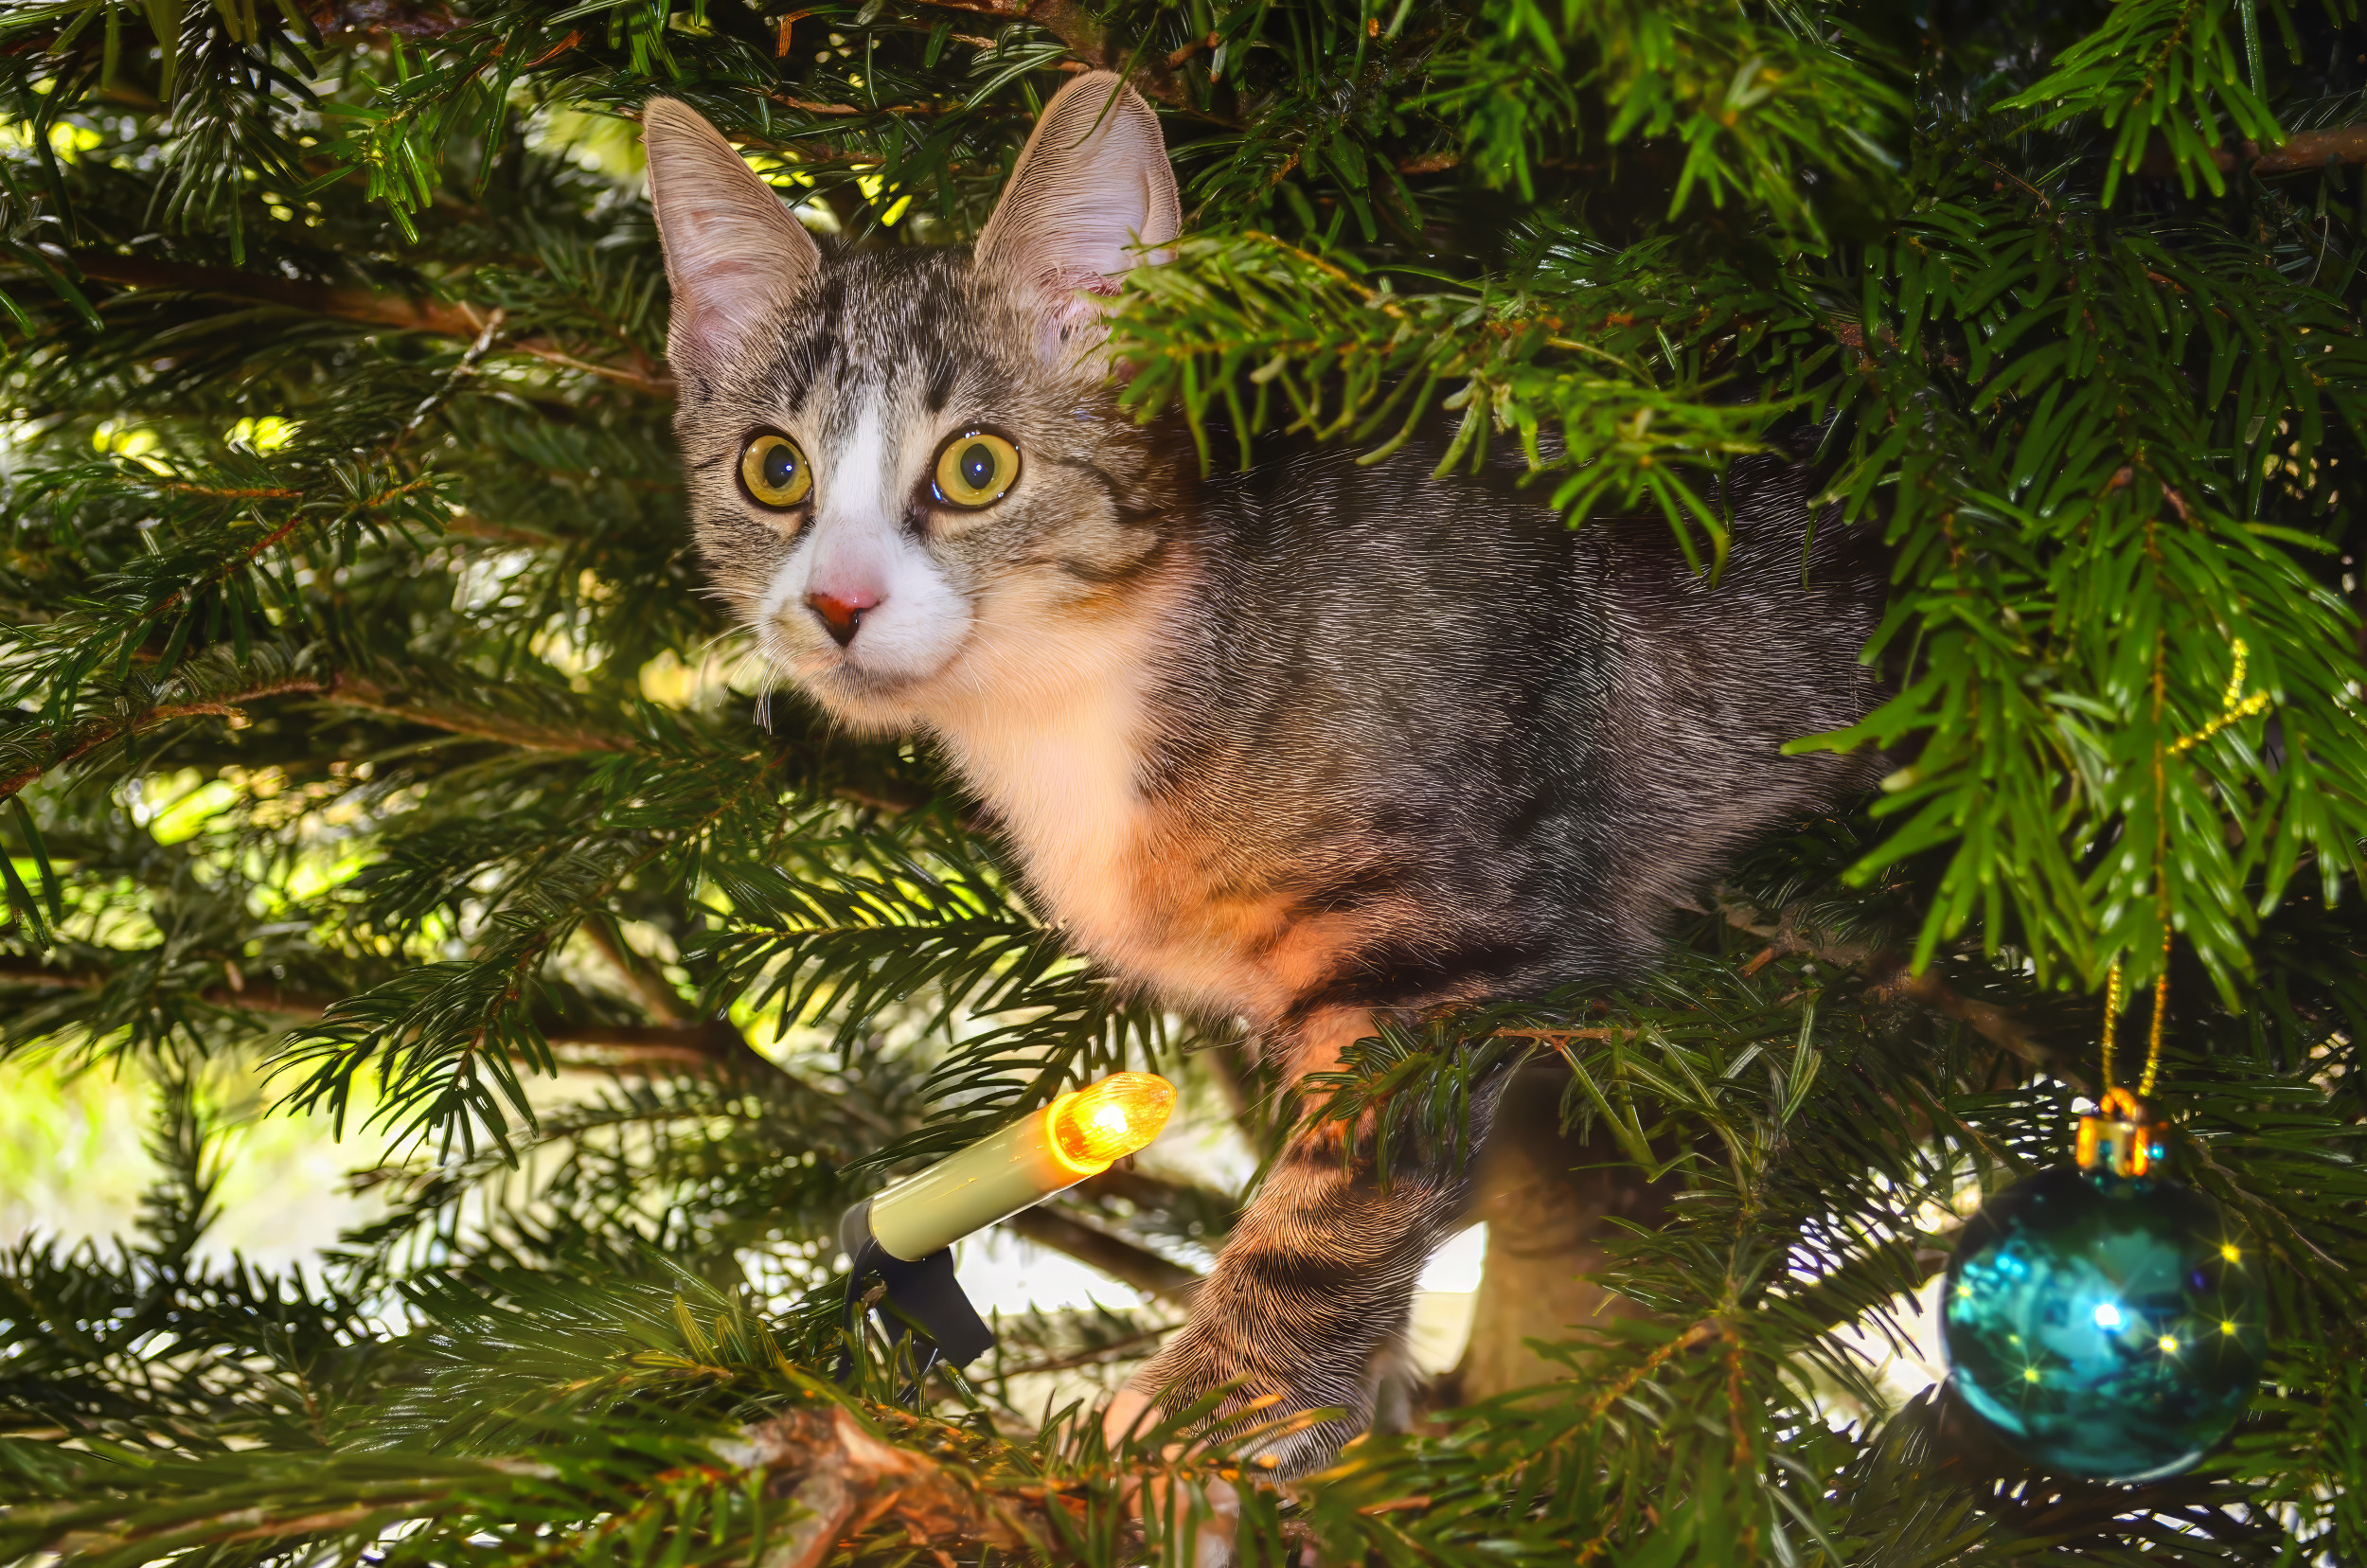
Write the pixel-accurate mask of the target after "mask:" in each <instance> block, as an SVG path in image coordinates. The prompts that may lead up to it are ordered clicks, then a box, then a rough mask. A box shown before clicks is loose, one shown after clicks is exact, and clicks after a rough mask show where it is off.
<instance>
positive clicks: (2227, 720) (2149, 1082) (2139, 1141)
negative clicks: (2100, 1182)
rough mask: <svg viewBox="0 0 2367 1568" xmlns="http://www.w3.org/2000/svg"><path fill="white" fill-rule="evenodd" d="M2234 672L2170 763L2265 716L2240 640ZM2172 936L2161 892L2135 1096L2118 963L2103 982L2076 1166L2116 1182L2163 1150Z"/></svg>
mask: <svg viewBox="0 0 2367 1568" xmlns="http://www.w3.org/2000/svg"><path fill="white" fill-rule="evenodd" d="M2234 651H2235V668H2234V672H2233V673H2231V674H2230V675H2229V676H2228V678H2227V692H2226V695H2225V696H2223V697H2222V698H2220V700H2219V716H2218V717H2217V718H2216V719H2214V720H2212V721H2211V722H2209V723H2207V724H2205V725H2203V726H2202V728H2200V729H2198V730H2197V731H2196V732H2195V733H2194V734H2192V735H2189V736H2184V737H2181V738H2180V739H2177V740H2174V741H2172V742H2171V743H2170V755H2171V756H2172V757H2183V756H2184V755H2185V754H2186V753H2188V752H2190V751H2192V750H2194V749H2195V748H2196V747H2197V746H2199V745H2201V744H2202V743H2203V742H2204V741H2206V740H2208V739H2211V738H2212V737H2213V736H2215V735H2216V734H2218V733H2219V732H2220V731H2221V730H2223V729H2225V728H2227V727H2228V726H2229V725H2230V724H2234V723H2238V722H2242V721H2244V720H2246V719H2250V718H2251V717H2252V716H2253V715H2255V714H2259V713H2263V712H2266V711H2267V710H2268V706H2269V694H2268V693H2267V692H2265V691H2255V692H2253V693H2252V694H2251V696H2249V697H2247V696H2245V695H2244V666H2245V661H2246V659H2247V657H2248V656H2249V655H2250V654H2251V650H2250V649H2248V648H2246V647H2245V646H2244V639H2243V638H2241V637H2238V638H2236V639H2235V649H2234ZM2175 939H2176V934H2175V933H2174V932H2173V931H2172V929H2171V927H2170V894H2169V889H2168V888H2167V887H2166V886H2164V887H2163V888H2162V972H2161V973H2160V974H2158V975H2156V976H2155V977H2154V982H2153V1026H2152V1028H2151V1029H2150V1030H2148V1031H2147V1033H2146V1039H2145V1073H2144V1074H2143V1076H2141V1077H2140V1078H2138V1080H2137V1092H2136V1093H2135V1094H2131V1093H2129V1092H2128V1091H2127V1090H2126V1089H2123V1088H2120V1087H2118V1086H2117V1085H2115V1084H2114V1083H2113V1081H2112V1078H2113V1073H2112V1046H2113V1036H2114V1034H2115V1033H2116V1031H2117V1029H2118V1027H2119V1024H2120V1017H2121V1008H2122V1007H2123V1006H2124V1004H2125V999H2126V991H2127V987H2126V984H2125V981H2124V978H2123V976H2122V973H2121V961H2120V960H2119V959H2118V958H2115V959H2113V960H2112V967H2111V969H2110V970H2109V971H2108V972H2107V973H2106V975H2105V981H2104V1042H2103V1043H2104V1095H2103V1097H2102V1098H2101V1099H2100V1100H2099V1101H2098V1102H2097V1105H2096V1113H2095V1114H2094V1115H2091V1116H2082V1117H2081V1118H2080V1119H2079V1164H2080V1167H2082V1168H2083V1169H2092V1168H2094V1167H2098V1166H2105V1167H2109V1168H2110V1169H2111V1171H2112V1173H2113V1174H2114V1175H2116V1176H2142V1175H2144V1174H2145V1172H2146V1171H2147V1170H2150V1169H2151V1168H2152V1167H2153V1165H2154V1163H2155V1162H2156V1161H2158V1160H2159V1159H2161V1157H2162V1146H2161V1145H2160V1144H2159V1143H2157V1142H2155V1141H2154V1136H2153V1131H2152V1128H2151V1126H2150V1122H2151V1117H2150V1116H2149V1115H2148V1114H2147V1113H2146V1110H2145V1100H2146V1099H2147V1098H2148V1097H2150V1096H2152V1094H2153V1085H2154V1080H2155V1079H2156V1078H2160V1077H2161V1074H2162V1020H2163V1019H2164V1017H2165V1016H2166V1015H2167V1014H2168V1012H2169V1007H2170V945H2171V943H2172V942H2173V941H2174V940H2175Z"/></svg>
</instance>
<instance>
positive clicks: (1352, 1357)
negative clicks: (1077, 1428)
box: [1104, 1010, 1509, 1477]
mask: <svg viewBox="0 0 2367 1568" xmlns="http://www.w3.org/2000/svg"><path fill="white" fill-rule="evenodd" d="M1371 1032H1372V1025H1371V1020H1370V1017H1369V1015H1366V1014H1363V1013H1347V1012H1345V1011H1344V1010H1343V1011H1336V1012H1334V1013H1331V1014H1327V1015H1324V1016H1322V1017H1320V1018H1319V1019H1317V1020H1312V1021H1310V1026H1309V1027H1308V1028H1307V1029H1306V1030H1304V1031H1303V1032H1302V1034H1301V1038H1300V1042H1299V1044H1300V1048H1299V1049H1298V1050H1297V1051H1296V1052H1294V1053H1293V1057H1294V1060H1293V1066H1294V1067H1296V1068H1298V1069H1299V1071H1300V1073H1301V1074H1302V1075H1303V1074H1304V1072H1306V1071H1309V1070H1314V1069H1317V1068H1320V1067H1324V1066H1327V1065H1329V1064H1330V1063H1331V1062H1333V1061H1335V1060H1337V1057H1338V1053H1339V1050H1340V1049H1342V1048H1344V1046H1346V1045H1347V1044H1349V1043H1351V1042H1354V1041H1355V1040H1356V1039H1358V1038H1360V1037H1361V1036H1364V1035H1367V1034H1370V1033H1371ZM1507 1078H1509V1075H1508V1074H1496V1075H1492V1076H1491V1077H1490V1078H1488V1079H1487V1080H1486V1081H1485V1082H1483V1083H1481V1084H1478V1085H1475V1086H1474V1089H1473V1093H1472V1096H1471V1105H1472V1118H1473V1121H1474V1124H1475V1125H1473V1126H1471V1127H1469V1128H1468V1129H1466V1130H1465V1131H1464V1135H1463V1136H1462V1137H1461V1138H1460V1139H1457V1140H1453V1144H1452V1147H1451V1148H1449V1149H1427V1148H1414V1147H1402V1146H1401V1147H1399V1148H1397V1149H1393V1150H1392V1151H1391V1158H1390V1162H1389V1177H1388V1180H1387V1181H1386V1182H1383V1181H1382V1180H1381V1177H1380V1170H1379V1159H1378V1156H1377V1149H1376V1147H1375V1138H1374V1136H1373V1134H1372V1131H1371V1129H1370V1128H1360V1129H1359V1130H1358V1135H1357V1137H1356V1138H1355V1139H1354V1142H1353V1148H1352V1149H1351V1147H1350V1140H1349V1139H1348V1138H1347V1137H1346V1136H1345V1132H1346V1129H1345V1127H1344V1125H1342V1124H1340V1123H1328V1124H1326V1125H1324V1126H1322V1127H1319V1128H1317V1129H1315V1130H1314V1131H1309V1132H1305V1133H1302V1134H1301V1135H1300V1136H1299V1137H1298V1138H1296V1139H1295V1140H1293V1141H1292V1143H1291V1144H1290V1147H1289V1148H1288V1149H1285V1150H1284V1151H1283V1153H1282V1155H1281V1156H1280V1157H1279V1158H1278V1159H1277V1160H1276V1161H1275V1163H1274V1166H1273V1168H1272V1172H1271V1174H1269V1176H1268V1177H1267V1179H1266V1183H1265V1185H1263V1186H1262V1187H1261V1188H1259V1190H1258V1192H1257V1195H1256V1197H1255V1199H1253V1200H1252V1201H1251V1203H1250V1205H1249V1208H1248V1210H1247V1212H1245V1213H1244V1214H1243V1215H1242V1217H1241V1221H1240V1223H1239V1224H1238V1225H1237V1226H1236V1227H1235V1229H1234V1231H1233V1234H1232V1236H1231V1238H1229V1239H1227V1241H1226V1242H1225V1245H1224V1250H1223V1252H1222V1254H1221V1255H1220V1256H1219V1257H1218V1259H1217V1266H1216V1269H1215V1271H1214V1272H1213V1273H1212V1274H1210V1275H1209V1276H1208V1278H1207V1280H1206V1281H1205V1282H1204V1283H1203V1284H1201V1287H1200V1290H1199V1292H1198V1293H1197V1294H1196V1295H1195V1296H1194V1298H1193V1301H1192V1311H1191V1318H1190V1320H1189V1321H1188V1322H1187V1323H1185V1324H1184V1327H1182V1328H1181V1329H1179V1330H1178V1331H1177V1332H1176V1334H1175V1337H1174V1338H1173V1339H1171V1340H1169V1341H1168V1342H1167V1344H1166V1346H1165V1347H1164V1348H1162V1349H1161V1350H1160V1352H1159V1354H1158V1355H1157V1356H1156V1357H1154V1358H1153V1359H1152V1360H1151V1361H1150V1362H1149V1363H1148V1364H1147V1365H1145V1366H1144V1368H1143V1369H1142V1371H1141V1372H1139V1373H1137V1374H1136V1375H1135V1377H1134V1379H1133V1380H1132V1381H1131V1382H1130V1383H1129V1384H1128V1386H1127V1388H1126V1389H1125V1390H1124V1391H1122V1392H1121V1393H1120V1395H1119V1396H1118V1398H1117V1399H1114V1400H1113V1401H1112V1404H1111V1406H1110V1409H1109V1411H1108V1413H1107V1416H1106V1418H1105V1421H1104V1429H1105V1431H1107V1432H1108V1433H1109V1434H1110V1435H1111V1437H1112V1439H1113V1440H1114V1439H1116V1438H1119V1437H1122V1436H1125V1435H1128V1434H1130V1433H1132V1434H1140V1433H1143V1432H1147V1431H1148V1430H1149V1429H1150V1428H1152V1427H1154V1426H1156V1425H1158V1424H1159V1422H1160V1420H1161V1419H1162V1417H1163V1413H1165V1412H1180V1411H1182V1410H1184V1409H1185V1408H1186V1407H1188V1406H1190V1405H1192V1404H1193V1403H1195V1402H1197V1401H1198V1400H1200V1399H1203V1398H1204V1397H1206V1396H1208V1395H1211V1394H1219V1393H1221V1395H1222V1399H1221V1401H1220V1403H1219V1406H1218V1414H1219V1422H1220V1424H1219V1425H1218V1426H1217V1427H1216V1428H1215V1430H1214V1431H1213V1432H1212V1433H1211V1435H1212V1436H1214V1437H1215V1438H1216V1439H1217V1440H1218V1441H1223V1440H1224V1434H1225V1433H1226V1432H1228V1431H1230V1432H1232V1433H1234V1434H1240V1433H1242V1432H1244V1431H1247V1430H1249V1429H1251V1428H1263V1427H1267V1426H1270V1425H1272V1424H1273V1423H1275V1422H1277V1421H1283V1420H1287V1419H1288V1418H1289V1417H1293V1416H1298V1415H1301V1414H1304V1413H1308V1412H1312V1411H1319V1410H1325V1409H1336V1410H1337V1411H1338V1412H1339V1413H1340V1414H1338V1415H1335V1416H1331V1417H1326V1418H1325V1419H1322V1420H1320V1421H1316V1422H1314V1423H1313V1424H1311V1425H1308V1426H1305V1427H1303V1428H1301V1429H1299V1430H1295V1431H1289V1432H1285V1433H1281V1434H1276V1435H1275V1436H1273V1437H1272V1438H1271V1439H1268V1440H1264V1441H1261V1442H1259V1443H1258V1444H1256V1445H1255V1447H1256V1449H1257V1451H1258V1452H1261V1453H1262V1454H1263V1455H1264V1456H1265V1457H1266V1458H1267V1459H1269V1460H1271V1461H1272V1468H1273V1470H1274V1472H1275V1473H1276V1474H1277V1475H1280V1476H1283V1477H1289V1476H1291V1475H1298V1474H1304V1473H1305V1472H1307V1471H1308V1470H1315V1469H1318V1468H1320V1467H1321V1466H1322V1465H1323V1464H1324V1463H1325V1462H1326V1460H1328V1459H1329V1458H1330V1457H1331V1455H1332V1454H1333V1453H1335V1452H1338V1451H1339V1448H1340V1446H1341V1445H1342V1444H1343V1443H1344V1442H1346V1441H1347V1440H1348V1439H1349V1438H1350V1437H1352V1436H1354V1435H1355V1434H1357V1433H1359V1432H1361V1431H1362V1430H1363V1429H1364V1427H1365V1426H1366V1425H1367V1424H1368V1423H1369V1422H1370V1420H1371V1419H1372V1416H1373V1403H1374V1398H1375V1388H1376V1376H1377V1372H1378V1370H1379V1368H1378V1367H1377V1362H1378V1361H1379V1358H1380V1357H1381V1356H1382V1354H1383V1352H1384V1351H1386V1350H1387V1349H1388V1348H1389V1347H1390V1346H1392V1345H1396V1344H1397V1343H1398V1342H1399V1341H1400V1340H1401V1339H1402V1337H1403V1335H1404V1332H1405V1327H1406V1320H1407V1316H1408V1314H1409V1312H1410V1310H1411V1308H1412V1304H1413V1296H1414V1285H1415V1280H1416V1279H1417V1278H1418V1277H1419V1276H1420V1274H1421V1272H1422V1265H1423V1264H1424V1263H1425V1262H1427V1261H1428V1260H1429V1257H1430V1255H1431V1253H1432V1252H1433V1250H1435V1249H1436V1247H1437V1246H1438V1244H1439V1243H1440V1242H1441V1241H1443V1240H1444V1239H1446V1238H1447V1237H1448V1236H1449V1235H1450V1234H1451V1233H1452V1232H1453V1231H1454V1229H1455V1228H1456V1227H1457V1226H1458V1225H1459V1224H1460V1223H1461V1221H1462V1220H1463V1218H1464V1213H1465V1210H1466V1209H1467V1208H1468V1205H1469V1199H1470V1172H1471V1166H1472V1162H1473V1159H1474V1157H1475V1153H1476V1149H1477V1147H1478V1145H1479V1143H1480V1142H1481V1140H1482V1139H1483V1138H1484V1137H1485V1135H1486V1128H1487V1122H1488V1121H1489V1119H1490V1118H1491V1116H1492V1114H1493V1112H1494V1108H1495V1102H1496V1097H1497V1096H1499V1095H1500V1094H1501V1093H1502V1092H1503V1088H1504V1082H1505V1081H1506V1080H1507ZM1253 1406H1255V1409H1252V1407H1253ZM1227 1417H1231V1419H1226V1418H1227Z"/></svg>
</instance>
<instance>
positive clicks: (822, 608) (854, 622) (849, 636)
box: [806, 588, 880, 648]
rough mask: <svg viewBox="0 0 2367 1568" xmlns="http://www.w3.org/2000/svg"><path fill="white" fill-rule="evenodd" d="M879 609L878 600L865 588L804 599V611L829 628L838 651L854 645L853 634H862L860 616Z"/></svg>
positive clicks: (815, 594) (813, 594) (817, 594)
mask: <svg viewBox="0 0 2367 1568" xmlns="http://www.w3.org/2000/svg"><path fill="white" fill-rule="evenodd" d="M879 607H880V596H879V595H877V594H875V593H872V592H871V591H870V590H868V589H864V588H855V589H849V590H847V591H846V592H845V593H838V594H825V593H820V592H816V593H811V594H808V595H807V596H806V608H807V609H809V610H810V611H812V612H813V613H814V615H817V616H819V617H820V618H821V621H822V624H823V625H824V626H826V627H828V628H829V633H830V636H831V637H832V638H833V639H834V640H835V641H836V642H837V643H838V645H839V647H841V648H845V646H846V645H847V644H848V643H851V642H853V641H854V640H855V633H857V632H859V631H861V630H863V612H864V611H866V610H877V609H878V608H879Z"/></svg>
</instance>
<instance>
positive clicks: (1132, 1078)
mask: <svg viewBox="0 0 2367 1568" xmlns="http://www.w3.org/2000/svg"><path fill="white" fill-rule="evenodd" d="M1174 1112H1175V1085H1173V1084H1171V1083H1169V1082H1168V1081H1167V1080H1166V1078H1161V1077H1160V1076H1159V1075H1158V1074H1156V1073H1112V1074H1111V1075H1110V1076H1109V1077H1108V1078H1103V1079H1102V1080H1101V1081H1100V1082H1099V1083H1091V1084H1087V1085H1086V1086H1085V1087H1084V1088H1082V1089H1079V1090H1077V1092H1076V1093H1075V1094H1073V1095H1063V1096H1060V1097H1059V1099H1057V1100H1054V1101H1053V1102H1052V1107H1051V1109H1050V1111H1049V1112H1047V1113H1046V1114H1045V1118H1044V1125H1045V1130H1046V1131H1048V1132H1050V1133H1051V1135H1052V1148H1053V1151H1054V1152H1055V1153H1056V1154H1057V1155H1058V1156H1059V1159H1060V1161H1061V1163H1063V1164H1064V1165H1067V1166H1068V1167H1071V1168H1072V1169H1082V1170H1083V1171H1084V1173H1085V1174H1087V1175H1091V1174H1093V1173H1094V1172H1095V1171H1098V1170H1103V1169H1106V1168H1107V1167H1109V1166H1110V1164H1111V1163H1112V1161H1115V1160H1121V1159H1124V1158H1125V1157H1126V1156H1127V1155H1129V1154H1131V1153H1133V1152H1134V1150H1136V1149H1141V1148H1143V1147H1144V1146H1145V1145H1147V1144H1148V1143H1149V1142H1150V1140H1151V1139H1153V1138H1155V1137H1157V1136H1158V1135H1159V1130H1160V1129H1161V1128H1163V1127H1165V1126H1166V1125H1167V1117H1168V1116H1170V1115H1172V1114H1174Z"/></svg>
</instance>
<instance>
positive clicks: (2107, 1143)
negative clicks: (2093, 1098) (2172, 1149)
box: [2078, 1089, 2162, 1176]
mask: <svg viewBox="0 0 2367 1568" xmlns="http://www.w3.org/2000/svg"><path fill="white" fill-rule="evenodd" d="M2078 1158H2079V1168H2080V1169H2082V1170H2090V1171H2095V1170H2102V1171H2109V1172H2110V1173H2111V1174H2112V1175H2115V1176H2143V1175H2145V1174H2147V1173H2148V1172H2150V1171H2151V1170H2152V1169H2153V1168H2154V1167H2156V1166H2158V1165H2160V1164H2161V1163H2162V1130H2161V1125H2160V1124H2159V1123H2157V1122H2156V1121H2154V1119H2153V1113H2152V1111H2151V1110H2150V1109H2148V1108H2147V1107H2146V1105H2145V1101H2143V1100H2141V1099H2139V1098H2138V1097H2137V1096H2134V1095H2132V1094H2130V1093H2129V1092H2128V1091H2127V1090H2126V1089H2107V1090H2106V1091H2105V1092H2104V1099H2103V1102H2102V1103H2101V1104H2099V1105H2098V1106H2097V1107H2096V1108H2095V1111H2094V1113H2093V1114H2090V1115H2085V1116H2082V1117H2080V1118H2079V1145H2078Z"/></svg>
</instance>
